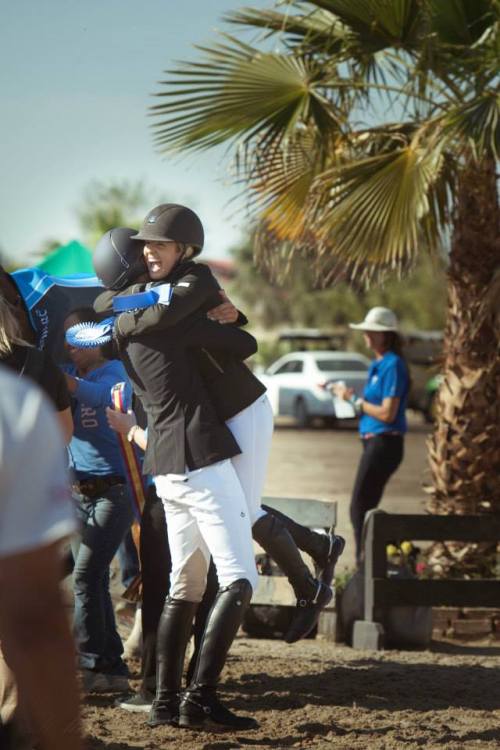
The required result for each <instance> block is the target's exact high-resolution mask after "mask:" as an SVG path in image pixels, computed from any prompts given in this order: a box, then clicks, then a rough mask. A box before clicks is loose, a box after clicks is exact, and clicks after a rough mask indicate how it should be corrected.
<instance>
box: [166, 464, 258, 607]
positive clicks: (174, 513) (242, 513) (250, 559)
mask: <svg viewBox="0 0 500 750" xmlns="http://www.w3.org/2000/svg"><path fill="white" fill-rule="evenodd" d="M154 482H155V486H156V491H157V494H158V496H159V497H160V498H161V500H162V502H163V507H164V509H165V517H166V521H167V530H168V540H169V544H170V552H171V555H172V574H171V583H170V596H171V597H173V598H175V599H185V600H187V601H191V602H199V601H201V599H202V597H203V593H204V591H205V586H206V578H207V571H208V566H209V563H210V555H212V557H213V560H214V563H215V567H216V569H217V576H218V579H219V585H220V586H221V587H224V586H229V585H230V584H231V583H234V582H235V581H237V580H239V579H241V578H246V579H247V580H248V581H249V582H250V584H251V585H252V588H255V586H256V585H257V570H256V567H255V559H254V553H253V544H252V530H251V520H250V514H249V511H248V509H247V504H246V502H245V496H244V493H243V490H242V488H241V484H240V482H239V480H238V477H237V474H236V471H235V468H234V467H233V465H232V463H231V461H230V460H226V461H221V462H219V463H216V464H213V465H212V466H206V467H204V468H202V469H196V470H195V471H191V472H187V473H186V474H185V475H184V476H176V475H162V476H156V477H155V478H154Z"/></svg>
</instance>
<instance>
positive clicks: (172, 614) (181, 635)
mask: <svg viewBox="0 0 500 750" xmlns="http://www.w3.org/2000/svg"><path fill="white" fill-rule="evenodd" d="M197 607H198V603H197V602H187V601H184V600H183V599H171V598H170V597H167V599H166V600H165V606H164V608H163V612H162V615H161V617H160V624H159V626H158V637H157V648H156V697H155V699H154V701H153V705H152V706H151V713H150V715H149V720H148V724H149V726H150V727H157V726H159V725H160V724H175V725H176V724H177V723H178V718H179V700H180V697H179V694H180V690H181V679H182V671H183V668H184V656H185V653H186V647H187V644H188V641H189V638H190V636H191V630H192V626H193V617H194V615H195V612H196V609H197Z"/></svg>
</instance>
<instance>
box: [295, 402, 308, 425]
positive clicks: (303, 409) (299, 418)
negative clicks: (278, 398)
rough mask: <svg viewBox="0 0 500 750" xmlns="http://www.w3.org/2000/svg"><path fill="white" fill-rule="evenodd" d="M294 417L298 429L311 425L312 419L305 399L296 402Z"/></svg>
mask: <svg viewBox="0 0 500 750" xmlns="http://www.w3.org/2000/svg"><path fill="white" fill-rule="evenodd" d="M293 415H294V417H295V422H296V424H297V427H302V428H303V427H307V426H308V425H309V421H310V417H309V414H308V411H307V406H306V402H305V401H304V399H303V398H298V399H297V400H296V402H295V406H294V409H293Z"/></svg>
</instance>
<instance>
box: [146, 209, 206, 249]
mask: <svg viewBox="0 0 500 750" xmlns="http://www.w3.org/2000/svg"><path fill="white" fill-rule="evenodd" d="M132 239H134V240H142V241H143V242H148V241H149V242H179V243H181V244H184V245H190V246H191V247H192V248H194V253H193V254H192V256H191V257H194V256H195V255H199V253H201V250H202V248H203V243H204V241H205V234H204V231H203V224H202V223H201V221H200V219H199V217H198V216H197V215H196V214H195V212H194V211H192V210H191V209H190V208H187V207H186V206H181V205H179V204H178V203H162V204H161V205H160V206H156V208H153V209H152V210H151V211H150V212H149V213H148V215H147V216H146V218H145V219H144V221H143V223H142V227H141V229H140V230H139V232H138V234H135V235H134V237H133V238H132Z"/></svg>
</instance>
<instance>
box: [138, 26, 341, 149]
mask: <svg viewBox="0 0 500 750" xmlns="http://www.w3.org/2000/svg"><path fill="white" fill-rule="evenodd" d="M226 38H227V43H226V44H217V45H215V46H214V47H213V48H211V49H208V48H199V49H200V50H201V51H202V52H203V53H204V54H205V59H204V60H203V61H201V62H196V63H185V64H184V65H182V67H179V68H178V69H177V70H175V71H172V78H170V79H169V80H167V81H164V82H163V85H165V86H166V88H165V89H164V90H163V91H161V92H160V93H158V94H157V96H158V97H159V98H161V99H162V103H161V104H158V105H156V106H154V107H152V108H151V109H152V114H153V115H154V117H155V118H159V119H157V122H155V125H154V129H155V133H156V138H155V140H156V143H157V145H158V147H159V148H160V150H175V149H188V150H189V149H202V148H207V147H209V146H213V145H216V144H218V143H221V142H222V141H225V140H228V139H232V138H236V137H237V136H239V137H243V138H244V139H245V140H247V141H249V140H251V139H252V138H256V139H258V140H259V142H261V143H262V142H264V143H267V144H269V143H271V142H273V141H274V140H276V139H278V140H281V139H284V138H286V137H287V136H288V135H290V133H292V132H293V130H294V128H295V127H296V125H297V123H299V122H300V121H302V120H308V119H311V120H312V121H314V123H315V125H316V127H317V128H318V129H319V130H320V131H321V132H323V133H324V132H327V131H329V130H335V129H338V127H339V119H340V118H341V113H340V112H336V109H335V106H334V105H333V104H332V102H331V101H328V100H327V99H326V98H325V96H324V93H323V90H322V86H321V77H322V71H321V69H320V68H319V67H318V65H317V64H316V63H315V61H314V60H312V59H308V58H306V57H299V56H296V55H280V54H278V53H263V52H260V51H258V50H256V49H254V48H252V47H249V46H248V45H243V44H242V43H241V42H239V41H238V40H236V39H234V38H232V37H226Z"/></svg>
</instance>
